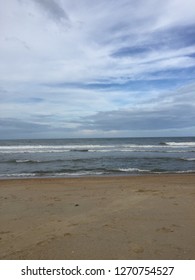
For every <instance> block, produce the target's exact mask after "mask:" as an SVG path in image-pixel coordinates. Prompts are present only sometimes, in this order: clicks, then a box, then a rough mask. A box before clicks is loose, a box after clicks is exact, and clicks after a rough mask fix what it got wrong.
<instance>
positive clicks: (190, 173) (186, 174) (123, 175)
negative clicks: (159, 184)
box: [0, 171, 195, 182]
mask: <svg viewBox="0 0 195 280" xmlns="http://www.w3.org/2000/svg"><path fill="white" fill-rule="evenodd" d="M145 176H146V177H150V176H151V177H152V176H159V177H160V176H195V171H192V172H185V171H177V172H156V173H155V172H153V173H140V174H136V173H135V174H133V173H132V174H116V173H115V174H102V175H78V176H76V175H74V176H62V177H60V176H58V177H54V176H53V177H52V176H51V177H50V176H40V177H38V176H35V177H1V178H0V182H1V181H4V180H5V181H7V180H8V181H9V180H47V179H51V180H58V179H59V180H63V179H82V178H83V179H89V178H113V177H114V178H116V177H119V178H121V177H122V178H123V177H124V178H126V177H130V178H131V177H145Z"/></svg>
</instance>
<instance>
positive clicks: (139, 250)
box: [129, 244, 144, 254]
mask: <svg viewBox="0 0 195 280" xmlns="http://www.w3.org/2000/svg"><path fill="white" fill-rule="evenodd" d="M129 251H133V252H134V253H136V254H142V253H143V252H144V248H143V247H142V246H141V245H138V244H132V245H131V248H130V250H129Z"/></svg>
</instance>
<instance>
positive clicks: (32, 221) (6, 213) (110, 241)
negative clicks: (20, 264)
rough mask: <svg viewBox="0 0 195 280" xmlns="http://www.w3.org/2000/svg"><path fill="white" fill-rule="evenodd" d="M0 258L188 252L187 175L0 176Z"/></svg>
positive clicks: (194, 235)
mask: <svg viewBox="0 0 195 280" xmlns="http://www.w3.org/2000/svg"><path fill="white" fill-rule="evenodd" d="M0 259H101V260H104V259H121V260H122V259H157V260H158V259H181V260H183V259H195V175H194V174H191V175H155V176H153V175H152V176H131V177H128V176H127V177H93V178H92V177H89V178H72V179H69V178H65V179H23V180H17V179H16V180H0Z"/></svg>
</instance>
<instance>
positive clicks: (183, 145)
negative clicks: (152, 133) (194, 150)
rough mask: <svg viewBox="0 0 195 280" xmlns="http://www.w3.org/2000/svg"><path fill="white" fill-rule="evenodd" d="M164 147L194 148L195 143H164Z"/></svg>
mask: <svg viewBox="0 0 195 280" xmlns="http://www.w3.org/2000/svg"><path fill="white" fill-rule="evenodd" d="M166 145H168V146H173V147H178V146H179V147H195V142H166Z"/></svg>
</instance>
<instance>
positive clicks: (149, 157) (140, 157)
mask: <svg viewBox="0 0 195 280" xmlns="http://www.w3.org/2000/svg"><path fill="white" fill-rule="evenodd" d="M153 173H154V174H160V173H195V137H167V138H164V137H163V138H105V139H104V138H101V139H100V138H96V139H45V140H0V178H34V177H77V176H98V175H137V174H140V175H141V174H153Z"/></svg>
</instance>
